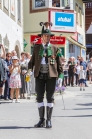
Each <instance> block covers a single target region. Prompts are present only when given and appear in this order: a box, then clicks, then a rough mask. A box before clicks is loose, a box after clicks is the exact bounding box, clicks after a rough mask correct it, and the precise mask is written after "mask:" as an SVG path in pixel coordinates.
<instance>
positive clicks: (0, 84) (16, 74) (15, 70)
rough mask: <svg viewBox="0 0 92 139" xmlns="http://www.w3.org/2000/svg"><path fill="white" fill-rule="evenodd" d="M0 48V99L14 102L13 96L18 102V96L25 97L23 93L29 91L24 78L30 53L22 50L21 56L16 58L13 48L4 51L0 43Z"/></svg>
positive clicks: (28, 85)
mask: <svg viewBox="0 0 92 139" xmlns="http://www.w3.org/2000/svg"><path fill="white" fill-rule="evenodd" d="M1 49H2V53H0V99H5V100H12V102H14V99H13V98H15V97H16V102H19V99H18V98H20V99H25V98H26V97H25V94H26V93H30V82H26V80H25V78H26V73H27V70H28V63H29V61H30V59H31V55H30V53H25V52H22V53H21V58H18V57H17V53H16V51H15V50H13V51H12V52H8V53H6V52H5V49H4V46H3V45H0V50H1ZM0 52H1V51H0ZM30 76H31V75H30Z"/></svg>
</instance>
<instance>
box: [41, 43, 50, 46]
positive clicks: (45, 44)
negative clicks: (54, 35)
mask: <svg viewBox="0 0 92 139" xmlns="http://www.w3.org/2000/svg"><path fill="white" fill-rule="evenodd" d="M42 45H43V47H44V46H45V45H46V44H44V43H42ZM48 45H50V42H49V43H48Z"/></svg>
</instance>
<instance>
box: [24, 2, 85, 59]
mask: <svg viewBox="0 0 92 139" xmlns="http://www.w3.org/2000/svg"><path fill="white" fill-rule="evenodd" d="M23 5H24V6H23V9H24V12H23V15H24V39H25V40H26V42H27V43H28V45H27V46H26V51H29V52H30V53H31V52H32V48H33V45H32V42H33V38H34V39H35V38H37V36H36V35H37V34H39V33H40V31H41V27H40V26H39V23H40V22H41V21H42V22H46V21H49V22H52V23H53V26H52V28H51V31H52V32H53V33H54V34H55V36H56V38H52V39H53V42H54V44H55V45H57V46H58V47H61V49H62V51H63V55H64V56H65V57H66V59H68V58H69V57H70V56H75V57H76V58H77V55H81V56H83V57H84V58H85V56H86V47H85V24H84V22H85V4H84V3H83V1H82V0H56V6H55V7H53V0H48V1H47V0H43V1H42V0H26V1H25V0H23ZM57 38H58V40H57ZM64 40H65V42H64ZM58 41H59V43H58ZM37 43H38V44H39V43H40V42H39V41H38V42H37Z"/></svg>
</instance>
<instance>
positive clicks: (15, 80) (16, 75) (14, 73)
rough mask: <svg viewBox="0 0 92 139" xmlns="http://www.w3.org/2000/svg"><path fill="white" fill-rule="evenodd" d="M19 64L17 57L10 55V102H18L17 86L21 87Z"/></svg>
mask: <svg viewBox="0 0 92 139" xmlns="http://www.w3.org/2000/svg"><path fill="white" fill-rule="evenodd" d="M20 72H21V70H20V66H19V64H18V57H17V56H13V57H12V65H11V66H10V73H11V76H10V83H9V85H10V88H11V99H12V102H16V103H18V102H19V100H18V97H19V88H21V78H20ZM14 90H15V91H16V101H14V100H13V98H14Z"/></svg>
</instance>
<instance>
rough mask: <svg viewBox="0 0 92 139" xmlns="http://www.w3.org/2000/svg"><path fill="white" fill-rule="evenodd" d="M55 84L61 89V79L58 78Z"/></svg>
mask: <svg viewBox="0 0 92 139" xmlns="http://www.w3.org/2000/svg"><path fill="white" fill-rule="evenodd" d="M57 82H58V86H59V87H61V86H62V79H61V78H58V81H57Z"/></svg>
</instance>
